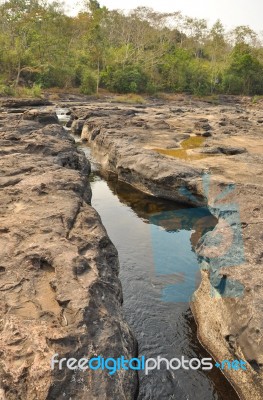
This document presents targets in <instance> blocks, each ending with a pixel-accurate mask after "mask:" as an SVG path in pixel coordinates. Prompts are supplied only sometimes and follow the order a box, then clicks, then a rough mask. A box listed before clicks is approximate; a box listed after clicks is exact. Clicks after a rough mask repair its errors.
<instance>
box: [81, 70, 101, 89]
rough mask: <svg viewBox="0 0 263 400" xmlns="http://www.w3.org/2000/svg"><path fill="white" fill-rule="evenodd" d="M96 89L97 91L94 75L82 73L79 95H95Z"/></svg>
mask: <svg viewBox="0 0 263 400" xmlns="http://www.w3.org/2000/svg"><path fill="white" fill-rule="evenodd" d="M96 89H97V81H96V78H95V76H94V74H93V73H92V72H91V71H89V70H86V71H84V72H83V73H82V76H81V85H80V91H81V93H83V94H87V95H90V94H94V93H96Z"/></svg>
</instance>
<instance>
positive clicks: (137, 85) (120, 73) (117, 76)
mask: <svg viewBox="0 0 263 400" xmlns="http://www.w3.org/2000/svg"><path fill="white" fill-rule="evenodd" d="M147 83H148V78H147V75H146V74H145V73H144V72H143V71H142V70H141V69H140V68H139V67H138V66H133V65H126V66H124V67H117V68H116V69H113V68H109V69H108V70H107V71H104V72H103V73H102V74H101V84H102V86H104V87H105V88H106V89H109V90H111V91H113V92H117V93H143V92H146V88H147Z"/></svg>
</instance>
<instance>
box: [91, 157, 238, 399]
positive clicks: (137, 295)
mask: <svg viewBox="0 0 263 400" xmlns="http://www.w3.org/2000/svg"><path fill="white" fill-rule="evenodd" d="M86 154H87V153H86ZM87 155H88V154H87ZM93 166H94V164H93ZM95 170H96V168H95ZM95 170H94V168H93V171H94V174H93V177H92V179H91V180H92V182H91V187H92V193H93V197H92V205H93V207H94V208H95V209H96V210H97V211H98V213H99V214H100V216H101V219H102V222H103V224H104V226H105V227H106V229H107V232H108V234H109V237H110V239H111V240H112V242H113V243H114V244H115V246H116V248H117V249H118V253H119V259H120V279H121V282H122V287H123V294H124V304H123V310H124V314H125V318H126V319H127V321H128V323H129V325H130V326H131V328H132V330H133V331H134V333H135V335H136V337H137V340H138V344H139V355H144V356H145V357H157V356H162V357H166V358H168V359H171V358H173V357H181V356H182V355H184V356H185V357H188V358H194V357H197V358H201V357H207V356H208V355H207V353H206V352H204V350H203V349H202V348H201V347H200V345H199V343H198V341H197V339H196V327H195V324H194V322H193V317H192V315H191V312H190V310H189V304H188V303H187V302H179V303H175V302H174V298H173V299H172V302H171V301H168V302H166V301H164V300H163V295H164V293H165V291H167V293H168V296H170V292H171V293H172V295H173V296H174V293H175V288H176V287H177V284H178V281H179V280H180V279H182V278H183V274H182V273H184V272H186V277H187V279H186V281H187V285H188V286H189V287H188V292H189V293H190V291H191V290H192V288H193V287H194V286H195V281H196V279H197V278H196V276H198V270H199V269H198V265H197V260H196V256H195V254H194V252H193V251H192V246H193V245H194V244H195V243H196V241H197V240H198V237H199V235H200V232H201V230H203V229H204V226H205V225H207V226H210V227H211V223H212V222H211V220H210V222H209V223H208V221H206V217H205V218H203V219H202V218H201V219H200V218H194V219H193V216H191V214H189V211H190V210H191V209H186V208H183V207H180V206H178V205H176V204H174V203H172V202H169V201H165V200H160V199H155V198H153V197H150V196H147V195H145V194H143V193H141V192H139V191H136V190H135V189H133V188H131V187H130V186H129V185H126V184H122V183H119V182H116V180H115V179H114V178H113V179H112V178H111V177H110V178H109V179H107V181H105V180H103V179H102V178H100V177H99V176H97V172H96V171H95ZM187 210H188V213H187V212H186V211H187ZM169 212H170V213H173V217H174V218H173V220H172V221H171V219H170V218H168V217H169ZM165 217H166V218H165ZM154 218H155V222H156V225H155V224H153V223H152V222H153V220H154ZM209 218H210V219H211V216H210V217H209ZM156 219H157V220H156ZM187 221H188V222H190V225H189V224H188V222H187ZM214 223H215V220H214ZM187 224H188V225H187ZM193 224H194V225H195V227H193ZM152 229H154V232H153V231H152ZM155 229H156V231H155ZM156 232H157V233H156ZM155 241H157V242H158V246H157V247H155V251H153V245H154V242H155ZM171 248H172V252H171ZM157 249H158V251H157ZM156 251H157V253H156ZM175 253H176V255H177V262H178V263H177V264H174V263H173V257H174V254H175ZM156 254H157V258H156ZM158 260H161V263H160V264H159V261H158ZM156 265H157V267H156ZM158 265H160V266H161V268H162V266H164V265H166V266H169V268H170V269H169V270H166V271H165V272H168V273H165V274H163V273H162V272H163V271H162V270H160V271H159V267H158ZM174 266H176V268H177V270H176V271H175V270H174ZM159 272H161V274H160V273H159ZM170 272H171V274H170ZM188 278H189V279H188ZM190 278H191V279H190ZM170 285H171V286H174V287H172V289H170V287H169V286H170ZM177 293H179V292H177ZM139 378H140V393H139V397H138V400H150V399H153V400H159V399H180V400H204V399H205V400H225V399H226V398H229V397H228V396H231V399H232V400H237V399H238V397H237V396H236V394H235V392H234V391H233V389H232V387H231V386H230V385H229V384H228V383H227V381H226V380H225V379H224V378H223V376H222V375H221V374H220V373H219V372H218V371H214V370H211V371H210V372H208V371H201V370H200V371H199V370H198V371H186V370H183V369H180V370H177V371H167V370H161V371H151V372H150V373H149V375H148V376H146V375H145V374H144V373H141V372H139Z"/></svg>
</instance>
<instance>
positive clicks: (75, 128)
mask: <svg viewBox="0 0 263 400" xmlns="http://www.w3.org/2000/svg"><path fill="white" fill-rule="evenodd" d="M84 122H85V120H81V119H76V120H73V121H72V123H71V131H72V133H74V134H75V135H80V134H81V131H82V128H83V125H84Z"/></svg>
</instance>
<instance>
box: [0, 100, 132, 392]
mask: <svg viewBox="0 0 263 400" xmlns="http://www.w3.org/2000/svg"><path fill="white" fill-rule="evenodd" d="M12 104H13V103H12ZM21 105H22V106H24V105H25V104H20V103H19V106H21ZM34 105H35V103H34ZM3 106H8V104H3ZM16 106H17V104H16ZM22 111H23V110H22ZM22 111H21V113H20V114H19V113H13V112H11V113H10V112H8V113H6V112H2V113H1V116H0V143H1V145H0V155H1V158H0V188H1V190H0V209H1V211H0V218H1V223H0V277H1V281H0V357H1V358H0V398H1V400H2V399H3V400H42V399H54V400H55V399H56V400H57V399H70V398H72V399H73V398H74V399H83V400H84V399H85V400H87V399H99V400H103V399H118V400H121V399H133V398H134V396H135V393H136V390H137V378H136V375H134V374H133V373H132V372H129V373H127V372H126V371H119V372H117V373H116V374H115V375H114V376H110V375H109V374H108V372H106V371H86V372H76V371H70V370H67V369H66V368H63V369H62V370H61V371H59V370H58V369H57V368H55V369H54V370H53V371H52V370H51V367H50V359H51V357H52V355H53V354H55V353H58V354H59V357H60V358H62V357H67V358H70V357H75V358H81V357H88V358H90V357H93V356H96V355H101V356H103V357H105V358H106V357H118V356H120V355H123V356H125V357H127V358H130V357H132V356H133V355H134V354H135V353H136V342H135V339H134V338H133V335H132V333H131V331H130V329H129V327H128V326H127V324H126V322H125V321H124V319H123V316H122V311H121V302H122V289H121V285H120V281H119V279H118V270H119V264H118V255H117V251H116V249H115V247H114V246H113V244H112V243H111V241H110V239H109V237H108V236H107V233H106V231H105V229H104V227H103V225H102V223H101V220H100V217H99V215H98V214H97V212H96V211H95V210H94V209H93V208H92V207H91V205H90V202H91V191H90V186H89V180H88V175H89V171H90V166H89V164H88V162H87V160H86V159H85V157H84V154H82V153H81V152H79V151H78V150H77V149H76V146H75V144H74V141H73V140H72V139H71V138H70V136H69V134H68V133H67V132H66V131H65V130H64V129H63V128H62V127H61V126H60V125H58V123H57V122H58V121H57V119H56V116H55V114H52V113H50V112H49V111H28V112H26V113H24V114H22ZM50 123H52V124H50ZM124 372H125V373H124Z"/></svg>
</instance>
